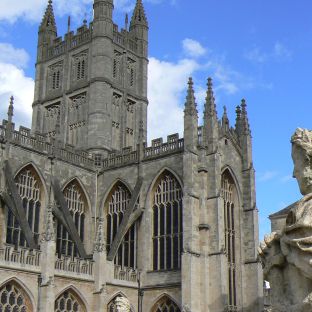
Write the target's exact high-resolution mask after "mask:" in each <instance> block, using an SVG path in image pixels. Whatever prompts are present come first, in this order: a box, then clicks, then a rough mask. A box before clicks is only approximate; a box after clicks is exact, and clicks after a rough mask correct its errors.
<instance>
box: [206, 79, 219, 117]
mask: <svg viewBox="0 0 312 312" xmlns="http://www.w3.org/2000/svg"><path fill="white" fill-rule="evenodd" d="M207 86H208V90H207V97H206V103H205V115H209V116H213V117H215V118H217V108H216V103H215V98H214V94H213V83H212V79H211V78H210V77H209V78H208V83H207Z"/></svg>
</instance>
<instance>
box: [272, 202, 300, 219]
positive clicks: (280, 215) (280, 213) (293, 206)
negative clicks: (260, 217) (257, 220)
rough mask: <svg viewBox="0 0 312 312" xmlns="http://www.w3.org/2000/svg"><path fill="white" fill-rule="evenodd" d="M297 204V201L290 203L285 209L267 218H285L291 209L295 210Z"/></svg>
mask: <svg viewBox="0 0 312 312" xmlns="http://www.w3.org/2000/svg"><path fill="white" fill-rule="evenodd" d="M298 202H299V201H296V202H294V203H292V204H291V205H289V206H287V207H286V208H284V209H282V210H280V211H278V212H275V213H273V214H271V215H269V218H270V219H275V218H279V217H283V216H286V215H287V214H288V213H289V211H290V210H291V209H293V208H295V207H296V206H297V204H298Z"/></svg>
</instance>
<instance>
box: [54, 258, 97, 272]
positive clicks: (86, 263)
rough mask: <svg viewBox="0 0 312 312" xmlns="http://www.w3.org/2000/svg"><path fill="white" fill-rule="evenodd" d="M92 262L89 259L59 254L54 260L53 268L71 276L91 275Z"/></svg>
mask: <svg viewBox="0 0 312 312" xmlns="http://www.w3.org/2000/svg"><path fill="white" fill-rule="evenodd" d="M93 264H94V261H93V260H91V259H80V258H72V257H66V256H61V258H57V259H56V261H55V270H56V272H57V273H62V272H66V273H69V274H70V275H72V276H77V275H85V276H89V277H92V276H93Z"/></svg>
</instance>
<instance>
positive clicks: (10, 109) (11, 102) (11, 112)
mask: <svg viewBox="0 0 312 312" xmlns="http://www.w3.org/2000/svg"><path fill="white" fill-rule="evenodd" d="M13 112H14V97H13V95H12V96H11V97H10V104H9V108H8V122H9V123H10V124H11V123H12V120H13V115H14V114H13Z"/></svg>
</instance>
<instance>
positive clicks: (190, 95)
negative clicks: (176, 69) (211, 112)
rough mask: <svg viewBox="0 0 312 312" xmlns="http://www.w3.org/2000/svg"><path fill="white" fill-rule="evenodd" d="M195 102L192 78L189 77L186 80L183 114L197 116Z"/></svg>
mask: <svg viewBox="0 0 312 312" xmlns="http://www.w3.org/2000/svg"><path fill="white" fill-rule="evenodd" d="M196 106H197V105H196V102H195V95H194V89H193V79H192V78H191V77H190V78H189V81H188V89H187V96H186V102H185V109H184V114H185V115H190V116H197V113H198V112H197V109H196Z"/></svg>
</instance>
